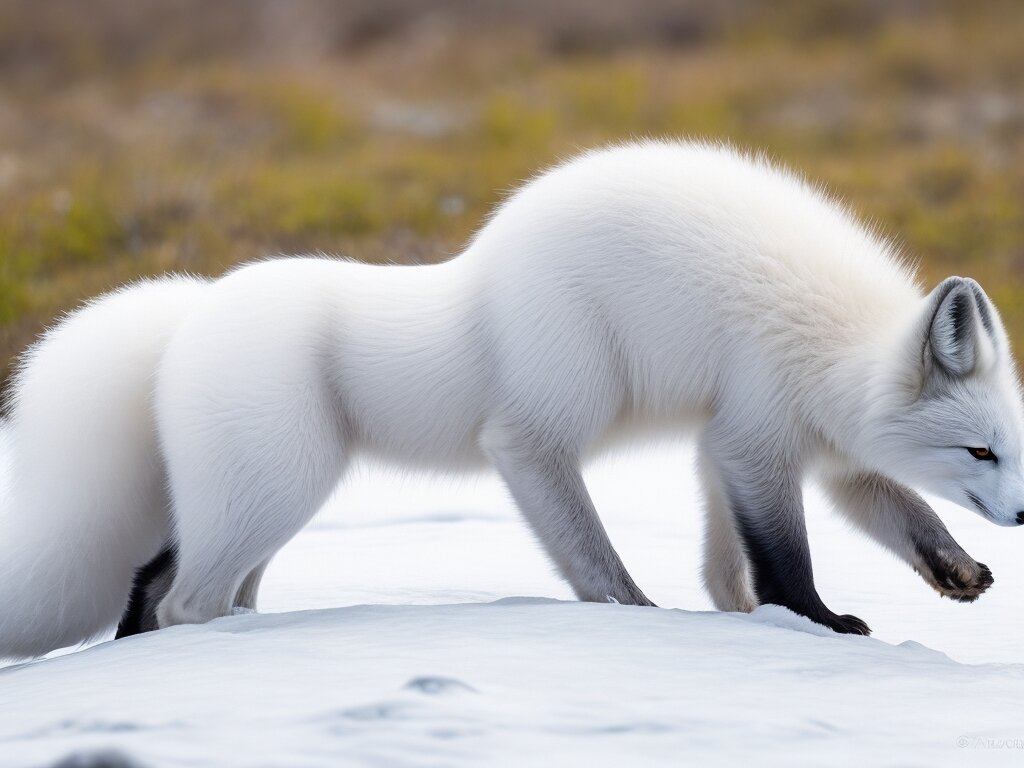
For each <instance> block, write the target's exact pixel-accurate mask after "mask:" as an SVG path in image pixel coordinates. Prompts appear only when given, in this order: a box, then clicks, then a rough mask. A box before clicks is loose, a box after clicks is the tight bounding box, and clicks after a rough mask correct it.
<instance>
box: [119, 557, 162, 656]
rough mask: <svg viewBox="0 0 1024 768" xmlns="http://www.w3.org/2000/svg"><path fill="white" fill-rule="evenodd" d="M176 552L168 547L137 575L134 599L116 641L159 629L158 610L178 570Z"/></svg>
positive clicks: (127, 610)
mask: <svg viewBox="0 0 1024 768" xmlns="http://www.w3.org/2000/svg"><path fill="white" fill-rule="evenodd" d="M175 566H176V564H175V557H174V549H173V548H172V547H165V548H164V549H162V550H161V551H160V554H158V555H157V556H156V557H154V558H153V559H152V560H150V561H149V562H148V563H146V564H145V565H144V566H142V567H141V568H139V570H137V571H136V572H135V580H134V582H133V584H132V593H131V597H129V598H128V607H127V608H126V609H125V612H124V615H123V616H121V622H120V624H118V625H117V634H116V635H115V638H118V639H119V638H122V637H129V636H130V635H137V634H140V633H141V632H149V631H151V630H154V629H158V628H159V627H158V626H157V622H156V607H157V605H159V603H160V600H161V599H163V596H164V595H165V594H166V593H167V590H168V589H170V586H171V582H173V581H174V573H175V570H176V567H175Z"/></svg>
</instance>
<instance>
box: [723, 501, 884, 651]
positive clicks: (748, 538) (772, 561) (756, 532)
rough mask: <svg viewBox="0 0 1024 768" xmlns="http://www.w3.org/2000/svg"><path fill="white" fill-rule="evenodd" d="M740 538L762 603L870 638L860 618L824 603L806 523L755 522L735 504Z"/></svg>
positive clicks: (787, 519) (783, 518)
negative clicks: (839, 613) (812, 566)
mask: <svg viewBox="0 0 1024 768" xmlns="http://www.w3.org/2000/svg"><path fill="white" fill-rule="evenodd" d="M733 511H734V515H735V519H736V525H737V527H738V529H739V533H740V537H741V538H742V539H743V543H744V546H745V549H746V553H747V557H748V558H749V559H750V567H751V572H752V575H753V577H754V592H755V594H756V595H757V599H758V601H759V602H760V603H762V604H764V603H772V604H774V605H781V606H783V607H785V608H789V609H790V610H791V611H793V612H795V613H799V614H800V615H801V616H806V617H807V618H809V619H810V620H811V621H815V622H817V623H818V624H824V625H825V626H826V627H829V628H830V629H832V630H834V631H836V632H841V633H844V634H856V635H867V634H870V632H871V630H870V629H868V625H867V624H865V623H864V622H863V621H861V620H860V619H858V618H857V617H856V616H850V615H844V616H840V615H838V614H835V613H833V612H832V611H830V610H829V609H828V607H827V606H826V605H825V604H824V603H823V602H822V600H821V598H820V597H819V596H818V591H817V590H816V589H815V587H814V573H813V571H812V569H811V553H810V550H809V549H808V546H807V532H806V530H805V528H804V526H803V521H802V519H800V520H793V519H790V516H789V515H775V516H774V517H775V520H773V519H772V518H773V515H772V514H770V513H769V514H765V515H764V516H763V517H762V516H759V517H760V518H761V519H754V518H753V516H752V515H751V514H750V512H749V511H748V510H747V509H745V508H743V507H742V506H740V505H737V504H735V502H734V503H733Z"/></svg>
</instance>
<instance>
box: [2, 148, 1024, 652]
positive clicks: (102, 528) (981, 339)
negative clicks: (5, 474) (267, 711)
mask: <svg viewBox="0 0 1024 768" xmlns="http://www.w3.org/2000/svg"><path fill="white" fill-rule="evenodd" d="M652 427H654V428H661V429H680V430H682V429H687V428H695V429H697V430H699V474H700V479H701V482H702V485H703V490H704V494H705V504H706V540H705V547H706V553H705V554H706V557H705V561H704V569H703V575H704V580H705V583H706V585H707V588H708V590H709V591H710V593H711V596H712V598H713V600H714V603H715V605H716V606H717V607H718V608H720V609H721V610H728V611H749V610H751V609H752V608H753V607H755V606H756V605H758V604H759V603H776V604H779V605H783V606H786V607H788V608H790V609H792V610H793V611H796V612H797V613H800V614H802V615H804V616H807V617H809V618H811V619H812V620H814V621H816V622H820V623H821V624H824V625H826V626H828V627H831V628H832V629H834V630H836V631H837V632H847V633H861V634H867V632H868V627H867V626H866V625H865V623H864V622H863V621H861V620H860V619H858V618H856V617H854V616H841V615H838V614H836V613H833V612H832V611H831V610H829V609H828V608H827V607H826V606H825V604H824V603H823V602H822V600H821V598H820V597H819V596H818V593H817V591H816V590H815V586H814V580H813V577H812V571H811V559H810V555H809V552H808V544H807V535H806V530H805V526H804V515H803V509H802V506H801V484H802V483H803V481H804V480H805V478H806V477H808V476H809V475H811V474H812V473H813V474H815V475H816V476H817V477H818V478H820V479H821V481H822V482H823V484H824V486H825V488H826V489H827V490H828V492H829V493H830V494H831V496H832V498H833V499H834V501H835V504H836V506H837V507H838V509H839V510H840V512H842V513H843V514H845V515H847V516H848V517H849V518H850V519H851V520H852V521H853V522H854V523H855V524H856V525H857V526H859V527H860V528H861V529H862V530H863V531H864V532H865V533H867V534H868V535H870V536H872V537H873V538H875V539H876V540H878V541H879V542H881V543H882V544H883V545H885V546H886V547H888V548H889V549H891V550H892V551H893V552H894V553H896V554H897V555H898V556H899V557H901V558H902V559H904V560H905V561H906V562H907V563H908V564H909V565H910V566H911V567H913V568H914V569H916V570H917V571H918V572H919V573H920V574H921V575H922V576H923V578H924V580H925V581H926V582H927V583H928V584H930V585H931V586H932V587H934V588H935V589H936V590H938V591H939V592H940V593H941V594H943V595H948V596H950V597H953V598H957V599H960V600H973V599H975V598H977V597H978V595H980V594H981V593H982V592H984V591H985V589H986V588H987V587H988V586H989V585H990V584H991V583H992V576H991V574H990V572H989V570H988V568H986V567H985V566H984V565H982V564H980V563H978V562H976V561H975V560H974V559H973V558H972V557H970V556H968V555H967V553H966V552H964V550H963V549H961V548H960V546H959V545H958V544H957V543H956V542H955V541H954V540H953V539H952V537H951V536H950V534H949V532H948V531H947V530H946V528H945V527H944V526H943V524H942V522H941V521H940V520H939V518H938V517H937V516H936V515H935V514H934V512H933V511H932V510H931V509H930V508H929V506H928V505H927V504H926V503H925V502H924V501H923V500H922V499H921V497H920V496H918V495H917V493H915V492H914V491H912V490H911V487H915V488H921V489H926V490H927V491H930V492H932V493H935V494H938V495H939V496H942V497H944V498H946V499H949V500H951V501H953V502H956V503H958V504H961V505H963V506H966V507H968V508H971V509H973V510H974V511H976V512H978V513H980V514H982V515H983V516H984V517H986V518H988V519H989V520H991V521H992V522H994V523H997V524H1000V525H1018V524H1020V523H1021V522H1024V452H1022V437H1021V434H1022V431H1021V427H1022V407H1021V398H1020V391H1019V385H1018V383H1017V377H1016V374H1015V371H1014V364H1013V359H1012V357H1011V354H1010V349H1009V345H1008V342H1007V337H1006V333H1005V331H1004V329H1003V326H1002V324H1001V322H1000V319H999V316H998V314H997V312H996V310H995V308H994V307H993V306H992V304H991V303H990V302H989V300H988V298H987V297H986V295H985V293H984V292H983V291H982V289H981V287H980V286H979V285H978V284H977V283H976V282H974V281H973V280H969V279H964V278H959V277H951V278H949V279H947V280H945V281H943V282H942V283H941V284H939V285H938V287H936V288H935V289H934V290H933V291H932V292H931V293H930V294H928V295H922V294H921V293H920V292H919V290H918V288H917V285H916V280H915V277H914V275H913V274H912V272H911V271H910V270H909V268H908V267H906V266H905V265H904V264H903V263H902V261H901V260H900V258H899V256H898V255H897V254H896V252H895V250H894V248H893V247H892V246H891V245H890V244H889V243H887V242H885V241H883V240H881V239H880V238H879V237H878V236H876V235H875V234H873V233H872V232H871V231H869V230H867V229H865V228H864V227H863V226H861V225H860V224H858V223H857V221H856V220H855V219H854V218H853V217H852V216H851V214H850V213H848V212H847V211H846V209H844V208H843V207H842V206H840V205H839V204H838V203H836V202H835V201H833V200H831V199H830V198H829V197H827V196H826V195H825V194H823V193H822V192H821V191H819V190H818V189H816V188H815V187H813V186H811V185H809V184H808V183H806V182H805V181H803V180H802V179H801V178H799V177H797V176H795V175H793V174H792V173H789V172H787V171H785V170H781V169H779V168H776V167H774V166H773V165H771V164H770V163H769V162H767V161H766V160H764V159H761V158H751V157H748V156H746V155H744V154H742V153H740V152H738V151H736V150H733V149H730V148H728V147H724V146H712V145H708V144H697V143H674V142H654V141H648V142H643V143H636V144H629V145H625V146H618V147H614V148H610V149H603V150H600V151H593V152H589V153H586V154H584V155H582V156H580V157H578V158H576V159H574V160H571V161H569V162H567V163H565V164H563V165H561V166H559V167H557V168H555V169H554V170H551V171H549V172H547V173H544V174H543V175H541V176H539V177H538V178H536V179H534V180H533V181H531V182H529V183H528V184H526V185H525V186H524V187H523V188H522V189H520V190H519V191H518V192H516V193H515V194H513V195H512V196H511V197H510V198H509V199H508V200H507V201H506V202H504V203H503V204H502V205H501V206H500V207H499V209H498V211H497V213H496V214H495V215H494V216H493V217H492V218H491V219H490V220H489V222H488V223H487V224H486V226H484V227H483V228H482V229H481V230H480V231H479V233H478V234H477V235H476V236H475V237H474V238H473V239H472V241H471V242H470V244H469V245H468V247H467V248H466V249H465V251H464V252H463V253H462V254H461V255H459V256H457V257H455V258H453V259H451V260H450V261H448V262H446V263H443V264H437V265H431V266H385V267H382V266H370V265H362V264H358V263H351V262H345V261H339V260H332V259H326V258H296V259H279V260H271V261H264V262H258V263H254V264H250V265H248V266H244V267H241V268H239V269H236V270H234V271H232V272H230V273H229V274H227V275H226V276H224V277H222V278H220V279H217V280H212V281H206V280H200V279H196V278H192V277H169V278H166V279H161V280H153V281H147V282H143V283H140V284H136V285H134V286H131V287H128V288H125V289H122V290H120V291H116V292H114V293H112V294H110V295H107V296H105V297H102V298H100V299H97V300H96V301H93V302H92V303H90V304H88V305H87V306H85V307H84V308H82V309H80V310H78V311H76V312H74V313H72V314H71V315H69V316H68V317H66V318H65V319H63V320H62V321H61V322H60V323H59V324H58V325H57V326H56V327H55V328H54V329H53V330H51V331H49V332H48V333H47V334H46V335H45V336H44V337H43V338H42V340H41V341H40V342H39V343H38V344H37V345H36V346H35V347H33V348H32V349H31V350H30V351H29V352H28V353H27V355H26V356H25V358H24V360H23V364H22V367H21V370H20V372H19V374H18V376H17V379H16V382H15V384H14V396H13V402H12V409H11V430H12V436H11V438H12V442H13V457H12V460H13V471H12V473H11V476H12V479H13V483H12V484H13V487H12V488H11V489H10V490H9V493H8V494H7V498H6V501H5V502H4V505H5V507H6V509H5V510H4V520H3V522H2V527H0V532H2V550H0V656H3V657H29V656H34V655H39V654H43V653H45V652H47V651H50V650H51V649H54V648H58V647H61V646H66V645H69V644H73V643H77V642H80V641H82V640H85V639H87V638H91V637H96V636H98V635H99V634H101V633H103V632H105V631H107V630H109V629H110V628H111V627H112V626H113V625H114V624H115V623H116V622H117V621H118V618H119V617H120V618H121V627H120V633H119V634H121V635H124V634H131V633H134V632H138V631H142V630H146V629H152V628H155V627H158V626H159V627H166V626H169V625H173V624H180V623H185V622H205V621H209V620H210V619H213V618H215V617H218V616H223V615H225V614H228V613H230V612H231V611H232V609H233V607H235V606H247V607H252V606H253V605H254V604H255V599H256V592H257V589H258V585H259V580H260V575H261V573H262V569H263V567H264V565H265V564H266V563H267V561H268V560H269V559H270V558H271V557H273V555H274V553H275V552H276V551H277V550H278V549H279V548H280V547H281V546H282V545H284V544H285V542H287V541H288V540H289V539H290V538H291V537H292V536H294V535H295V533H296V532H297V531H298V530H299V529H300V528H301V527H302V526H303V525H304V524H305V523H306V522H307V521H308V520H309V519H310V518H311V517H312V516H313V514H314V513H315V512H316V510H317V508H318V507H319V506H320V505H321V504H322V503H323V502H324V500H325V499H326V498H327V497H328V495H329V494H330V492H331V490H332V489H333V488H334V486H335V484H336V483H337V482H338V481H339V478H341V477H342V476H343V474H344V471H345V467H346V465H347V464H348V463H349V461H350V460H351V458H352V457H353V456H354V455H356V454H357V453H361V454H369V455H372V456H375V457H377V458H380V459H383V460H385V461H388V462H392V463H399V464H405V465H412V466H415V467H433V468H441V469H443V470H445V471H451V470H457V469H460V468H467V469H468V468H472V467H475V466H478V465H481V464H483V463H486V462H489V463H490V464H492V465H493V466H494V467H496V468H497V470H498V472H499V473H500V474H501V476H502V478H503V479H504V481H505V483H506V484H507V486H508V488H509V490H510V491H511V493H512V495H513V497H514V499H515V501H516V503H517V504H518V506H519V508H520V510H521V511H522V513H523V515H524V517H525V518H526V520H527V521H528V523H529V524H530V526H531V527H532V529H533V531H534V532H535V534H536V536H537V538H538V539H539V541H540V542H541V544H542V545H543V547H544V548H545V550H546V551H547V553H548V554H549V555H550V556H551V558H552V559H553V561H554V562H555V564H556V565H557V567H558V568H559V570H560V572H561V574H562V575H563V576H564V577H565V578H566V579H567V580H568V582H569V583H570V584H571V585H572V588H573V589H574V590H575V593H576V595H577V596H578V597H579V598H580V599H581V600H590V601H607V600H615V601H618V602H619V603H630V604H639V605H650V604H651V603H650V601H648V599H647V598H646V597H645V596H644V594H643V592H642V591H641V590H640V589H639V588H638V587H637V585H636V584H635V583H634V582H633V579H632V578H631V577H630V575H629V573H628V572H627V570H626V568H625V567H624V565H623V563H622V561H621V560H620V559H619V556H618V555H617V554H616V552H615V549H614V548H613V547H612V544H611V542H610V541H609V540H608V536H607V534H606V533H605V530H604V528H603V526H602V524H601V521H600V520H599V518H598V516H597V513H596V511H595V509H594V506H593V504H592V503H591V500H590V498H589V496H588V494H587V489H586V487H585V486H584V483H583V480H582V478H581V475H580V463H581V461H583V460H584V459H585V458H586V457H587V456H588V455H589V454H590V453H592V452H593V451H594V450H596V449H598V448H599V447H601V446H603V445H607V444H608V442H609V441H613V440H615V439H618V438H620V437H623V436H628V435H629V434H630V433H631V432H633V433H634V434H635V433H636V429H637V428H641V429H645V428H646V429H650V428H652ZM129 598H130V599H129Z"/></svg>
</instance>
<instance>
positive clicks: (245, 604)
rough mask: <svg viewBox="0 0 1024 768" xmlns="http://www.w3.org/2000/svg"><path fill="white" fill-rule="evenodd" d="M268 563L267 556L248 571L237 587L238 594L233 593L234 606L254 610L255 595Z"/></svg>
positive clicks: (257, 592)
mask: <svg viewBox="0 0 1024 768" xmlns="http://www.w3.org/2000/svg"><path fill="white" fill-rule="evenodd" d="M268 565H270V559H269V558H268V559H267V560H264V561H263V562H262V563H260V564H259V565H257V566H256V567H255V568H253V569H252V570H251V571H249V575H248V576H246V577H245V579H243V581H242V585H241V586H240V587H239V588H238V594H236V595H235V605H234V607H235V608H247V609H249V610H251V611H255V610H256V596H257V595H258V594H259V591H260V582H261V581H262V580H263V574H264V572H265V571H266V570H267V566H268Z"/></svg>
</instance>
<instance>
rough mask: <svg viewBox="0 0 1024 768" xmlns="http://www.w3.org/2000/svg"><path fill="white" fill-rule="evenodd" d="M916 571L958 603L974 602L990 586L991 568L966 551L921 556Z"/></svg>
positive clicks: (940, 592)
mask: <svg viewBox="0 0 1024 768" xmlns="http://www.w3.org/2000/svg"><path fill="white" fill-rule="evenodd" d="M924 565H925V567H924V568H920V569H918V572H919V573H920V574H921V575H922V576H923V577H924V580H925V581H927V582H928V583H929V584H930V585H931V586H932V587H933V588H934V589H935V591H937V592H938V593H939V594H940V595H942V596H943V597H948V598H951V599H953V600H958V601H960V602H961V603H973V602H974V601H975V600H977V599H978V598H979V597H980V596H981V594H982V593H983V592H984V591H985V590H986V589H988V588H989V587H991V586H992V582H993V581H994V579H993V578H992V571H990V570H989V567H988V566H987V565H985V564H984V563H978V562H975V561H974V560H973V559H971V558H970V557H968V556H967V555H966V554H962V553H957V554H955V555H950V554H947V553H945V552H942V551H939V552H934V553H931V554H930V555H929V556H928V557H926V558H924Z"/></svg>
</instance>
